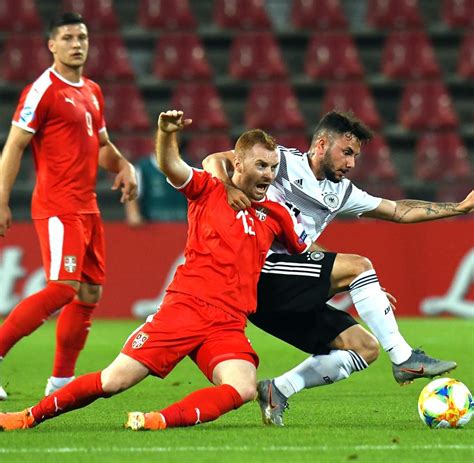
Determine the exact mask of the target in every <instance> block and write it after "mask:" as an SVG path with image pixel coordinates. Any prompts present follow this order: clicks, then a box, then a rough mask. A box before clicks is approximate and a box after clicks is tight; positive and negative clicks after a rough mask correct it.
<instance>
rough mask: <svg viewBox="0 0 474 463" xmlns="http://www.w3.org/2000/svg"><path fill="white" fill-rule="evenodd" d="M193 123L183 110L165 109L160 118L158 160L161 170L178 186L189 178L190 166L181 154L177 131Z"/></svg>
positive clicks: (157, 135) (157, 144) (157, 139)
mask: <svg viewBox="0 0 474 463" xmlns="http://www.w3.org/2000/svg"><path fill="white" fill-rule="evenodd" d="M191 123H192V120H191V119H184V117H183V111H176V110H169V111H165V112H162V113H161V114H160V117H159V118H158V131H157V133H156V160H157V163H158V167H159V168H160V170H161V171H162V172H163V173H164V174H165V175H166V177H168V179H169V181H170V182H171V183H172V184H173V185H175V186H177V187H179V186H181V185H183V184H184V183H185V182H186V180H187V179H188V178H189V175H190V167H189V166H188V165H187V164H186V163H185V162H184V161H183V160H182V159H181V156H180V155H179V149H178V140H177V137H176V133H177V132H180V131H181V130H183V129H184V127H186V126H187V125H189V124H191Z"/></svg>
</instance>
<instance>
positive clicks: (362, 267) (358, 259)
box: [352, 255, 374, 278]
mask: <svg viewBox="0 0 474 463" xmlns="http://www.w3.org/2000/svg"><path fill="white" fill-rule="evenodd" d="M352 267H353V270H352V273H353V276H354V278H356V277H358V276H359V275H360V274H361V273H364V272H367V271H369V270H373V268H374V267H373V265H372V262H371V261H370V259H368V258H367V257H364V256H357V255H354V257H353V264H352Z"/></svg>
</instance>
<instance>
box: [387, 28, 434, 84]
mask: <svg viewBox="0 0 474 463" xmlns="http://www.w3.org/2000/svg"><path fill="white" fill-rule="evenodd" d="M382 74H384V75H385V76H387V77H390V78H392V79H420V78H429V77H439V75H440V69H439V66H438V63H437V61H436V58H435V55H434V51H433V47H432V46H431V43H430V40H429V38H428V36H427V35H426V33H425V32H424V31H423V30H418V31H394V32H392V33H391V34H390V35H389V36H388V39H387V41H386V42H385V46H384V49H383V54H382Z"/></svg>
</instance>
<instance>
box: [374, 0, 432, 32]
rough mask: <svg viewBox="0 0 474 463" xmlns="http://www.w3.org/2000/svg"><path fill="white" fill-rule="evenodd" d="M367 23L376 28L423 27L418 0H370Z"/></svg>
mask: <svg viewBox="0 0 474 463" xmlns="http://www.w3.org/2000/svg"><path fill="white" fill-rule="evenodd" d="M367 23H368V24H369V25H371V26H372V27H374V28H376V29H407V28H409V27H414V28H416V27H423V19H422V17H421V13H420V10H419V8H418V1H417V0H369V2H368V5H367Z"/></svg>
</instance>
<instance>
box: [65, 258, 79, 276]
mask: <svg viewBox="0 0 474 463" xmlns="http://www.w3.org/2000/svg"><path fill="white" fill-rule="evenodd" d="M76 268H77V260H76V256H64V270H66V272H68V273H74V272H75V271H76Z"/></svg>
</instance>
